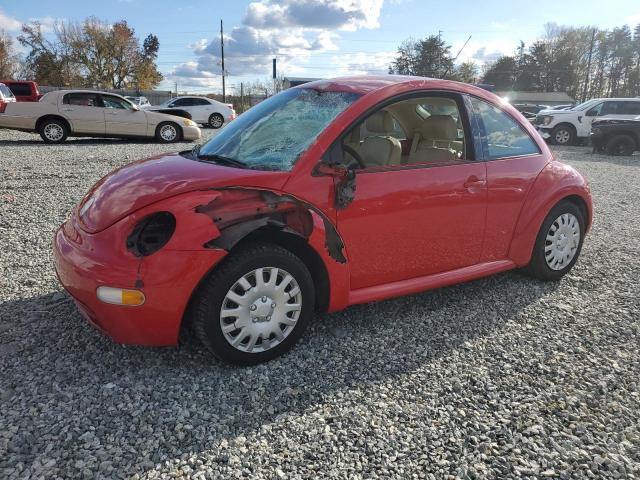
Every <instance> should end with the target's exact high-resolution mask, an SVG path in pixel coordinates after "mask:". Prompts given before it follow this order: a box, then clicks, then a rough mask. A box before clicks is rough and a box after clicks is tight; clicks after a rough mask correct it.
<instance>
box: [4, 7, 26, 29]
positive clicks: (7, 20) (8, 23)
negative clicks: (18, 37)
mask: <svg viewBox="0 0 640 480" xmlns="http://www.w3.org/2000/svg"><path fill="white" fill-rule="evenodd" d="M21 27H22V22H20V21H18V20H16V19H15V18H12V17H9V16H7V15H5V14H4V13H3V12H2V10H0V30H5V31H7V32H17V31H18V30H20V28H21Z"/></svg>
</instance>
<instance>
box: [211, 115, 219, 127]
mask: <svg viewBox="0 0 640 480" xmlns="http://www.w3.org/2000/svg"><path fill="white" fill-rule="evenodd" d="M209 123H211V126H212V127H213V128H220V127H221V126H222V117H220V116H218V115H212V116H211V120H209Z"/></svg>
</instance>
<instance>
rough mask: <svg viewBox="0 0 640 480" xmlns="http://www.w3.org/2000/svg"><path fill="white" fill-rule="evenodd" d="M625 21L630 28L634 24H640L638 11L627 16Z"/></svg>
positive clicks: (639, 12)
mask: <svg viewBox="0 0 640 480" xmlns="http://www.w3.org/2000/svg"><path fill="white" fill-rule="evenodd" d="M626 23H627V25H630V26H631V28H633V27H635V26H636V25H640V11H638V12H637V13H635V14H634V15H630V16H628V17H627V22H626Z"/></svg>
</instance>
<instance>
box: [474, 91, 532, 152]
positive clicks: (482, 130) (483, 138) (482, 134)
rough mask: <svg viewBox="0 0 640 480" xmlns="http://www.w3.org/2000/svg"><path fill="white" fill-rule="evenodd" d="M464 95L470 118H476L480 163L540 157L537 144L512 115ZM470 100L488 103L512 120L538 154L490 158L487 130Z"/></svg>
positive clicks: (480, 99) (497, 106) (477, 98)
mask: <svg viewBox="0 0 640 480" xmlns="http://www.w3.org/2000/svg"><path fill="white" fill-rule="evenodd" d="M464 95H465V96H467V97H468V100H469V105H468V108H469V111H470V115H472V116H474V117H475V118H476V127H477V128H478V134H479V139H480V142H481V143H482V153H483V155H482V156H483V158H482V161H484V162H495V161H496V160H508V159H516V158H526V157H537V156H539V155H542V149H541V148H540V145H538V142H536V140H535V139H534V138H533V137H532V136H531V134H530V133H529V132H527V130H526V129H525V128H524V126H523V125H522V123H521V122H520V121H519V120H518V119H517V118H515V117H514V116H513V115H511V114H510V113H509V112H507V111H506V110H504V109H503V108H501V107H500V105H496V104H495V103H493V102H488V101H487V100H485V99H484V98H481V97H478V96H477V95H471V94H468V93H466V94H464ZM471 98H475V99H476V100H479V101H481V102H484V103H488V104H489V105H491V106H494V107H495V108H497V109H498V110H500V111H501V112H502V113H504V114H505V115H507V117H509V118H511V120H513V121H514V122H515V123H516V125H518V128H520V130H521V131H522V132H523V133H524V134H525V135H527V136H528V137H529V139H530V140H531V142H532V143H533V144H534V145H535V147H536V149H537V150H538V153H524V154H521V155H508V156H506V157H498V158H491V155H490V153H489V142H488V141H487V130H486V127H485V125H484V120H482V116H481V115H480V114H478V113H476V112H475V110H474V109H473V105H472V104H471Z"/></svg>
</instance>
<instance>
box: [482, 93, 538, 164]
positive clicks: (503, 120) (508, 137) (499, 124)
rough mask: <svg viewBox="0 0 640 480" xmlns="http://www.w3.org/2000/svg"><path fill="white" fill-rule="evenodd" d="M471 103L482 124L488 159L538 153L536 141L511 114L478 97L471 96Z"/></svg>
mask: <svg viewBox="0 0 640 480" xmlns="http://www.w3.org/2000/svg"><path fill="white" fill-rule="evenodd" d="M471 104H472V106H473V110H474V112H475V114H476V115H478V116H479V117H480V121H481V122H482V124H483V125H484V132H483V137H485V138H486V143H487V147H488V156H489V159H491V160H496V159H499V158H508V157H521V156H525V155H538V154H539V153H540V149H539V148H538V145H537V144H536V142H534V141H533V139H532V138H531V137H530V136H529V134H528V133H527V132H525V131H524V129H523V128H522V126H521V125H520V124H519V123H518V122H517V121H516V120H514V119H513V118H512V117H511V116H509V115H508V114H506V113H505V112H503V111H502V110H500V109H499V108H497V107H495V106H493V105H491V104H490V103H487V102H485V101H483V100H480V99H478V98H474V97H471Z"/></svg>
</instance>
